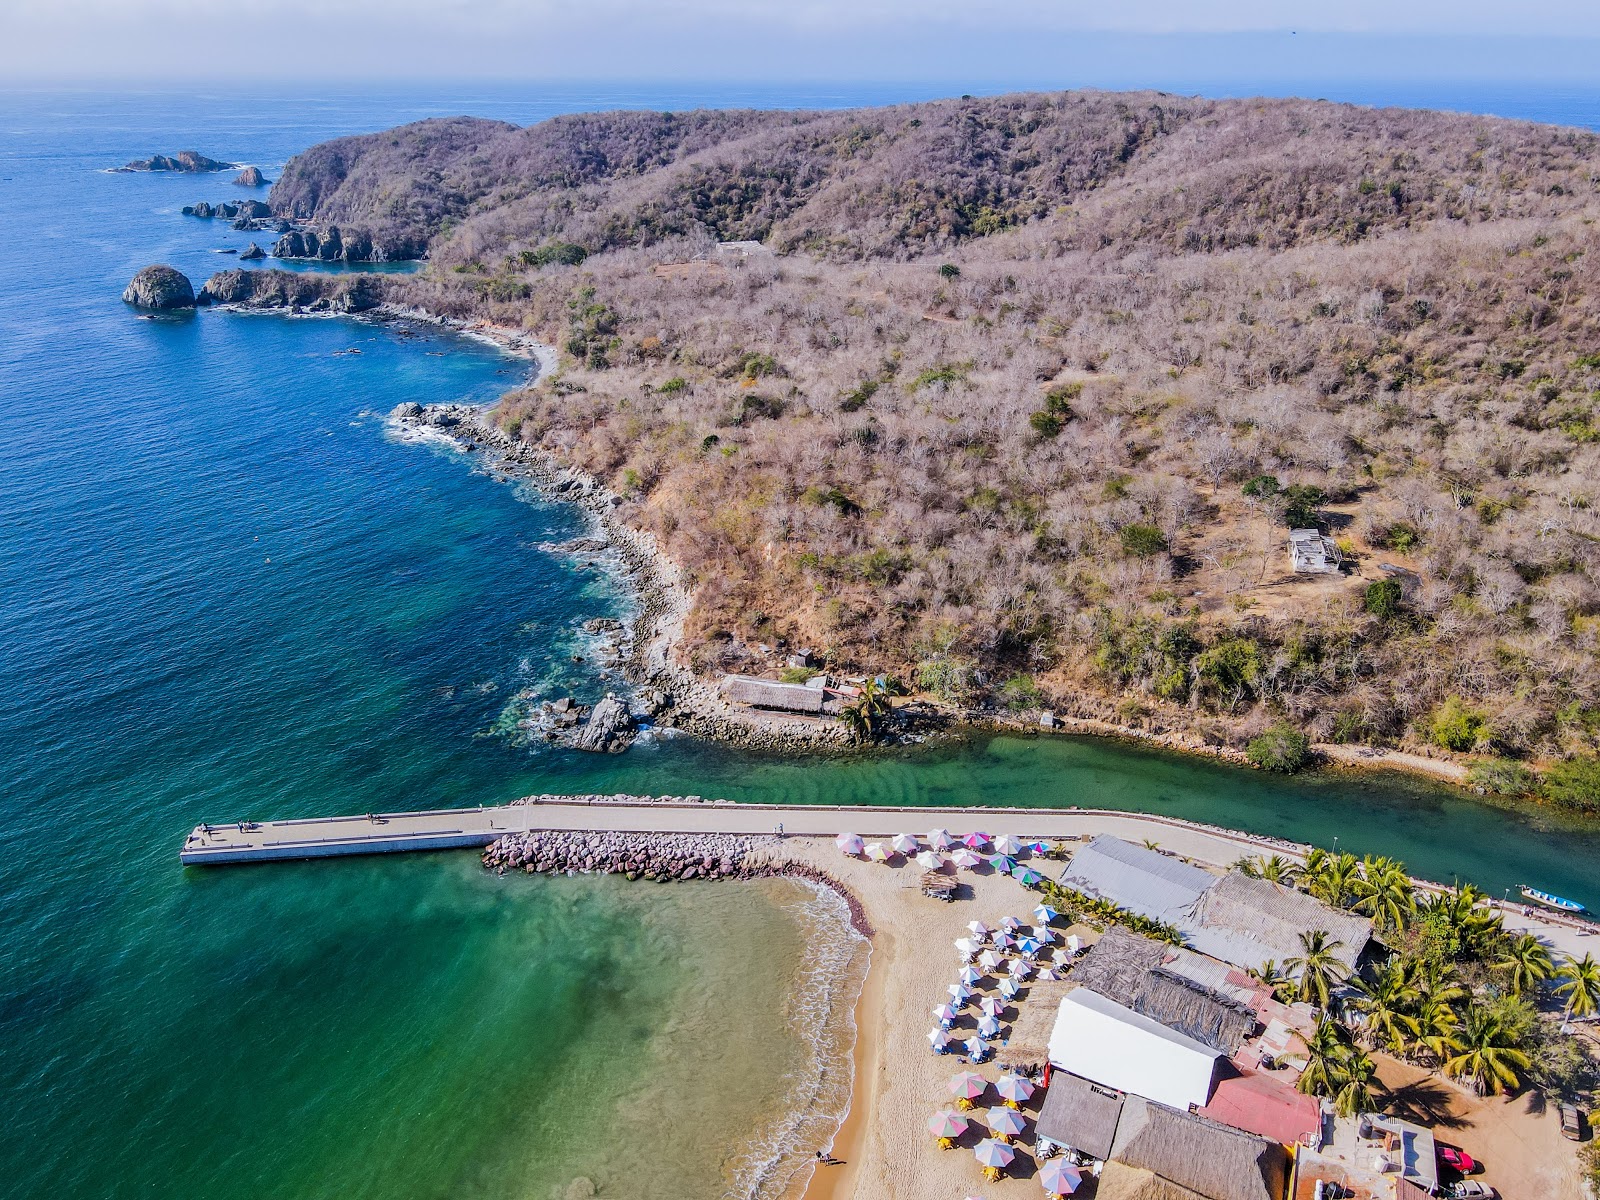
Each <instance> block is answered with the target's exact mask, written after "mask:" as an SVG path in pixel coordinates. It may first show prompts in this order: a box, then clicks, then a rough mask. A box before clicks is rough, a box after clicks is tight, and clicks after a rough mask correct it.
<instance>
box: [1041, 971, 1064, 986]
mask: <svg viewBox="0 0 1600 1200" xmlns="http://www.w3.org/2000/svg"><path fill="white" fill-rule="evenodd" d="M1060 978H1061V974H1060V972H1059V971H1057V970H1056V969H1055V968H1054V967H1040V968H1039V982H1040V983H1054V982H1055V981H1056V980H1058V979H1060Z"/></svg>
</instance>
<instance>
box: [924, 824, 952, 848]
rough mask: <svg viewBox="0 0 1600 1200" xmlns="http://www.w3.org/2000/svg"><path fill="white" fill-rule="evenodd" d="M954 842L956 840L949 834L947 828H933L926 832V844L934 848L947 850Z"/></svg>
mask: <svg viewBox="0 0 1600 1200" xmlns="http://www.w3.org/2000/svg"><path fill="white" fill-rule="evenodd" d="M955 844H956V840H955V838H953V837H951V836H950V831H949V830H948V829H934V830H930V831H929V833H928V845H930V846H932V847H933V848H934V849H935V850H948V849H950V847H951V846H954V845H955Z"/></svg>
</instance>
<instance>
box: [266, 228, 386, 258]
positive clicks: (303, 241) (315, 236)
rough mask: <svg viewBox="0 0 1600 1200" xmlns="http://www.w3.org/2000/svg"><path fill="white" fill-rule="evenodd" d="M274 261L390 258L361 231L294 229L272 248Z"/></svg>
mask: <svg viewBox="0 0 1600 1200" xmlns="http://www.w3.org/2000/svg"><path fill="white" fill-rule="evenodd" d="M272 257H274V258H315V259H319V260H320V261H322V262H383V261H385V260H386V258H387V256H386V255H385V254H384V253H383V251H382V249H381V248H375V247H374V246H373V244H372V238H371V237H370V236H368V235H367V234H366V233H364V232H362V231H361V230H359V229H340V227H339V226H337V225H329V226H328V227H327V228H326V229H323V230H321V231H320V232H319V231H318V230H315V229H291V230H289V232H288V233H285V234H284V235H283V236H282V237H280V238H279V239H278V241H277V244H276V245H274V246H273V247H272Z"/></svg>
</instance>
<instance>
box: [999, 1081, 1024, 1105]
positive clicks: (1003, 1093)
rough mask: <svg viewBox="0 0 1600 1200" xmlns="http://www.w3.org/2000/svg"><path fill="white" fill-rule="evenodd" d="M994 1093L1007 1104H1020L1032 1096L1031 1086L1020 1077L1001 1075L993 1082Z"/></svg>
mask: <svg viewBox="0 0 1600 1200" xmlns="http://www.w3.org/2000/svg"><path fill="white" fill-rule="evenodd" d="M994 1090H995V1093H996V1094H997V1095H998V1096H999V1097H1000V1099H1002V1100H1004V1101H1005V1102H1006V1103H1007V1104H1011V1105H1017V1104H1021V1103H1022V1102H1023V1101H1024V1100H1026V1099H1028V1097H1030V1096H1032V1095H1033V1084H1031V1083H1029V1082H1028V1081H1027V1080H1026V1079H1024V1078H1023V1077H1022V1076H1021V1075H1002V1076H1000V1078H999V1079H998V1080H996V1081H995V1085H994Z"/></svg>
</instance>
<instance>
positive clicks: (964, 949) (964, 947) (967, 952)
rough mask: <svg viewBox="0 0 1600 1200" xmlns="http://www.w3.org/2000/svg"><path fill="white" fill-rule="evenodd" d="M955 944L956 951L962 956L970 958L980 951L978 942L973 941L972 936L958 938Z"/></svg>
mask: <svg viewBox="0 0 1600 1200" xmlns="http://www.w3.org/2000/svg"><path fill="white" fill-rule="evenodd" d="M955 945H956V952H957V953H958V954H960V955H961V957H962V958H967V959H970V958H971V957H972V956H973V955H974V954H976V953H977V952H978V943H977V942H975V941H973V940H972V939H971V938H957V939H956V943H955Z"/></svg>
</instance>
